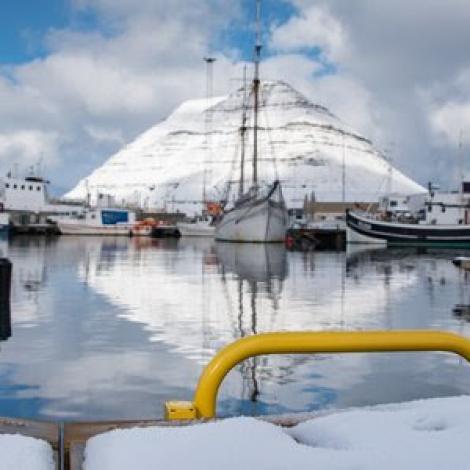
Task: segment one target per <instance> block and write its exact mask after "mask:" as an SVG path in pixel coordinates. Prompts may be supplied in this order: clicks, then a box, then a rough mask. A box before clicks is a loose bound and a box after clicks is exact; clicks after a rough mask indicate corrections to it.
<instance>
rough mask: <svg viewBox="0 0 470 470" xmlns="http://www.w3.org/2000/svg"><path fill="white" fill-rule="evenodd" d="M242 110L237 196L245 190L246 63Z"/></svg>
mask: <svg viewBox="0 0 470 470" xmlns="http://www.w3.org/2000/svg"><path fill="white" fill-rule="evenodd" d="M242 107H243V112H242V125H241V127H240V140H241V142H240V145H241V152H240V186H239V188H238V195H239V197H242V196H243V193H244V192H245V135H246V130H247V128H246V119H247V118H246V65H244V66H243V103H242Z"/></svg>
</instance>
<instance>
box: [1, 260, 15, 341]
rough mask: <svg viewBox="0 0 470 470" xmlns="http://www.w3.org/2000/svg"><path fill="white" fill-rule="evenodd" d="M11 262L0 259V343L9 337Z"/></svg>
mask: <svg viewBox="0 0 470 470" xmlns="http://www.w3.org/2000/svg"><path fill="white" fill-rule="evenodd" d="M11 268H12V264H11V261H10V260H8V259H7V258H0V341H5V340H6V339H8V338H9V337H10V336H11V314H10V292H11Z"/></svg>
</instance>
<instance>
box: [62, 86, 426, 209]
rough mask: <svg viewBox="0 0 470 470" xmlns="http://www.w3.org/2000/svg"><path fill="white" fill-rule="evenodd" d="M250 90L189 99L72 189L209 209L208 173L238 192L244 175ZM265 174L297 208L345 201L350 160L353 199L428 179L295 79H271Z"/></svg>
mask: <svg viewBox="0 0 470 470" xmlns="http://www.w3.org/2000/svg"><path fill="white" fill-rule="evenodd" d="M243 94H244V93H243V89H239V90H237V91H236V92H234V93H233V94H231V95H229V96H228V97H223V98H214V99H212V100H210V101H209V102H208V101H207V100H190V101H187V102H185V103H183V104H182V105H181V106H180V107H179V108H177V109H176V111H174V112H173V114H171V115H170V116H169V117H168V118H167V119H166V120H165V121H163V122H161V123H159V124H157V125H156V126H154V127H152V128H151V129H149V130H148V131H146V132H144V133H143V134H142V135H141V136H139V137H137V138H136V139H135V140H134V141H133V142H131V143H130V144H129V145H127V146H126V147H124V148H123V149H122V150H120V151H119V152H118V153H116V154H115V155H113V156H112V157H111V158H109V159H108V160H107V161H106V162H105V163H104V164H103V165H102V166H101V167H100V168H98V169H96V170H95V171H93V172H92V173H91V174H90V175H89V176H88V177H87V178H85V179H83V180H81V181H80V182H79V183H78V185H77V186H76V187H75V188H74V189H73V190H72V191H70V192H69V193H68V194H67V195H66V197H69V198H85V197H86V195H87V192H88V193H89V194H90V196H91V199H92V201H93V200H94V199H95V198H96V197H97V195H98V194H99V193H106V194H112V195H114V196H115V198H116V200H117V201H118V202H119V203H121V202H125V203H134V204H139V205H141V206H143V207H160V208H166V209H167V210H180V211H183V212H187V213H191V212H196V211H199V210H200V208H201V201H202V194H203V189H202V188H203V181H204V180H205V181H206V182H207V184H206V193H207V195H208V196H209V197H217V196H220V195H221V194H222V193H223V191H224V188H226V185H227V182H230V184H231V187H232V192H231V193H232V195H235V194H236V191H237V184H238V183H237V181H238V179H239V175H240V148H241V145H240V142H241V139H240V130H239V129H240V126H241V120H242V109H243ZM252 115H253V113H252V110H251V109H250V110H248V124H247V126H248V132H247V135H246V159H245V160H246V163H245V177H246V184H249V180H250V178H251V175H252V148H253V142H252V140H253V137H252V134H253V133H252V128H253V116H252ZM259 128H260V130H259V133H258V137H259V140H258V141H259V163H258V165H259V166H258V168H259V170H258V172H259V178H260V180H261V181H262V182H271V181H272V180H273V179H275V178H276V177H279V179H280V180H281V182H282V183H283V189H284V194H285V196H286V200H287V202H288V205H289V206H290V207H298V206H302V203H303V200H304V197H305V196H306V195H308V196H310V195H311V193H312V192H314V193H315V197H316V200H319V201H341V200H342V192H343V190H342V181H343V162H344V168H345V171H344V173H345V195H346V200H347V201H375V200H377V198H378V196H379V195H380V194H384V193H385V192H386V191H389V190H392V191H393V192H399V193H404V194H414V193H420V192H424V191H425V190H424V188H423V187H422V186H420V185H418V184H417V183H415V182H414V181H412V180H411V179H410V178H408V177H406V176H405V175H403V174H402V173H401V172H400V171H398V170H396V169H393V170H390V165H389V163H387V162H386V161H385V160H384V159H383V158H382V155H381V154H380V152H378V151H377V150H376V149H375V148H374V147H373V145H372V143H371V142H370V141H369V140H367V139H366V138H364V137H362V136H361V135H359V134H358V133H356V132H355V131H354V130H353V129H351V128H350V127H349V126H347V125H345V124H344V123H342V122H341V121H340V120H339V119H338V118H337V117H336V116H334V115H333V114H332V113H331V112H330V111H329V110H328V109H326V108H324V107H322V106H319V105H316V104H313V103H312V102H310V101H309V100H308V99H307V98H305V97H304V96H302V95H301V94H300V93H298V92H297V91H296V90H294V89H293V88H292V87H291V86H290V85H288V84H287V83H284V82H281V81H276V82H265V83H263V84H262V88H261V106H260V114H259Z"/></svg>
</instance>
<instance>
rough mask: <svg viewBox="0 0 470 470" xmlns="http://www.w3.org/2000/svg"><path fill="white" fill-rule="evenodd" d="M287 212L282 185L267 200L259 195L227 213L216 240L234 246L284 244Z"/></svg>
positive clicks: (274, 186) (220, 223)
mask: <svg viewBox="0 0 470 470" xmlns="http://www.w3.org/2000/svg"><path fill="white" fill-rule="evenodd" d="M286 229H287V211H286V206H285V203H284V198H283V196H282V191H281V186H280V183H279V182H278V181H275V182H274V184H273V185H272V186H271V188H269V191H268V193H267V194H266V195H265V196H262V195H260V194H259V193H254V194H253V195H247V196H246V197H245V198H243V199H239V200H238V201H237V202H236V203H235V205H234V207H233V208H232V209H231V210H227V211H226V212H225V213H224V215H223V217H222V219H221V220H220V221H219V222H218V224H217V228H216V235H215V237H216V240H219V241H231V242H252V243H253V242H254V243H259V242H261V243H270V242H283V241H284V238H285V235H286Z"/></svg>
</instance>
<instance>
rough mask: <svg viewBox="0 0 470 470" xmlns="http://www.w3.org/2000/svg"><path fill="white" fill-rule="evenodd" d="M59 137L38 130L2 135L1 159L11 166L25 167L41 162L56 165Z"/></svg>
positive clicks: (0, 144) (0, 142) (0, 140)
mask: <svg viewBox="0 0 470 470" xmlns="http://www.w3.org/2000/svg"><path fill="white" fill-rule="evenodd" d="M58 143H59V139H58V135H57V134H56V133H52V132H51V133H47V132H40V131H36V130H22V131H17V132H13V133H9V134H0V159H1V160H2V161H3V162H4V163H7V164H9V165H13V164H15V163H17V164H19V163H21V164H22V165H24V166H28V165H32V164H36V163H38V162H39V161H43V162H44V163H48V164H54V163H55V161H56V160H57V157H58Z"/></svg>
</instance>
